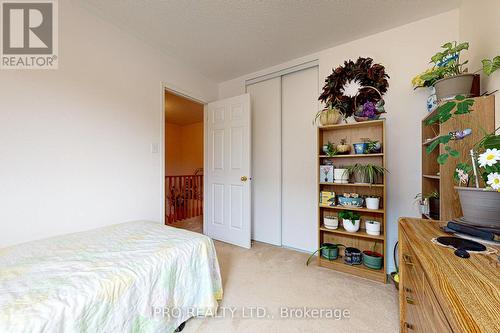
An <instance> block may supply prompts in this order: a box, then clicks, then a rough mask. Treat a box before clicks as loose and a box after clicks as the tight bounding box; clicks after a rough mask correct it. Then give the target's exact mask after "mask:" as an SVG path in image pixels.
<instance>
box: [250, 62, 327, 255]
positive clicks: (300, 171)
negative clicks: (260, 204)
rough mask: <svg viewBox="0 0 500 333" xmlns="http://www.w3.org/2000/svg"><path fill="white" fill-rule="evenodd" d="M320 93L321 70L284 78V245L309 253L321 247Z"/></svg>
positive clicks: (312, 70)
mask: <svg viewBox="0 0 500 333" xmlns="http://www.w3.org/2000/svg"><path fill="white" fill-rule="evenodd" d="M318 91H319V90H318V67H312V68H309V69H304V70H301V71H298V72H295V73H291V74H287V75H284V76H283V77H282V112H281V113H282V131H283V133H282V244H283V246H287V247H290V248H295V249H300V250H305V251H312V250H314V249H316V247H317V214H318V207H317V203H318V200H317V199H316V198H317V197H318V193H316V191H317V190H316V188H317V186H316V182H317V179H316V175H317V170H316V159H317V152H316V149H317V148H316V140H317V138H316V137H317V133H316V127H315V126H313V125H312V123H311V122H312V120H313V118H314V115H315V114H316V112H317V110H318V107H319V104H318V96H319V95H318ZM254 127H257V126H254ZM257 195H258V193H257Z"/></svg>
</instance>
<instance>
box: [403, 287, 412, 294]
mask: <svg viewBox="0 0 500 333" xmlns="http://www.w3.org/2000/svg"><path fill="white" fill-rule="evenodd" d="M405 291H406V292H407V293H412V292H413V290H411V289H410V288H408V287H406V288H405Z"/></svg>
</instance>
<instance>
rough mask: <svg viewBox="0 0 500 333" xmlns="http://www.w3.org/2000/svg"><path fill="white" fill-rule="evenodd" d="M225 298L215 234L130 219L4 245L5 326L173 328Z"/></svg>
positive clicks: (32, 329)
mask: <svg viewBox="0 0 500 333" xmlns="http://www.w3.org/2000/svg"><path fill="white" fill-rule="evenodd" d="M221 298H222V283H221V277H220V271H219V264H218V262H217V256H216V253H215V248H214V244H213V242H212V240H211V239H210V238H208V237H206V236H204V235H200V234H196V233H192V232H189V231H185V230H181V229H176V228H172V227H167V226H164V225H161V224H159V223H154V222H130V223H123V224H118V225H113V226H109V227H104V228H100V229H96V230H91V231H86V232H81V233H76V234H70V235H65V236H59V237H54V238H49V239H45V240H40V241H35V242H30V243H25V244H21V245H17V246H12V247H8V248H5V249H0V332H2V333H3V332H5V333H16V332H29V333H36V332H50V333H55V332H110V333H112V332H119V333H122V332H172V331H174V330H175V328H177V327H178V326H179V325H180V324H181V323H182V322H184V321H186V320H187V319H189V318H190V317H192V316H194V315H211V314H215V312H216V310H217V305H218V302H217V301H218V300H220V299H221Z"/></svg>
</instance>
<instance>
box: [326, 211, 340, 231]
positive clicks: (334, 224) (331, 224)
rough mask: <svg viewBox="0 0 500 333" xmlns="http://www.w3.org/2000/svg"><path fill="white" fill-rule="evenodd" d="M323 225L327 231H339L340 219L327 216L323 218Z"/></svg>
mask: <svg viewBox="0 0 500 333" xmlns="http://www.w3.org/2000/svg"><path fill="white" fill-rule="evenodd" d="M323 224H324V225H325V228H327V229H337V228H338V227H339V219H338V218H337V217H336V216H335V215H331V214H325V215H324V216H323Z"/></svg>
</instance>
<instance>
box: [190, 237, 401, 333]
mask: <svg viewBox="0 0 500 333" xmlns="http://www.w3.org/2000/svg"><path fill="white" fill-rule="evenodd" d="M216 248H217V255H218V258H219V264H220V267H221V271H222V279H223V286H224V299H223V301H222V303H221V307H223V308H224V307H225V308H226V309H227V310H226V314H227V315H226V316H225V317H222V316H221V317H219V318H193V319H191V320H189V321H188V322H187V324H186V328H185V329H184V331H183V332H186V333H192V332H203V333H210V332H218V333H221V332H249V333H257V332H283V333H285V332H286V333H292V332H318V333H319V332H321V333H324V332H325V333H326V332H356V333H359V332H371V333H373V332H384V333H391V332H398V325H399V317H398V300H397V292H396V290H395V288H394V286H393V285H390V284H387V285H384V284H380V283H376V282H371V281H368V280H365V279H362V278H357V277H354V276H350V275H347V274H343V273H340V272H335V271H332V270H329V269H326V268H320V267H317V266H315V265H310V266H309V267H306V266H305V261H306V259H307V257H308V256H307V254H304V253H300V252H297V251H292V250H288V249H283V248H279V247H274V246H270V245H266V244H261V243H254V244H253V246H252V248H251V249H250V250H247V249H243V248H239V247H236V246H233V245H229V244H225V243H221V242H216ZM250 307H259V309H260V310H259V311H260V313H263V310H264V311H266V318H247V317H248V316H249V315H250V311H251V310H250ZM282 307H283V308H289V307H298V308H302V307H308V308H310V309H312V308H316V309H340V310H348V311H349V314H350V317H349V318H343V319H340V320H335V319H328V318H323V319H303V318H302V319H300V318H299V319H286V318H281V317H280V308H282ZM229 309H232V310H234V311H235V314H234V316H230V315H229V314H230V310H229ZM221 311H222V309H220V310H219V314H221V313H222V312H221ZM244 311H245V312H244ZM254 311H256V310H254ZM323 311H326V310H323ZM254 313H255V312H254ZM298 314H299V316H300V312H298ZM337 314H338V313H337Z"/></svg>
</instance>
